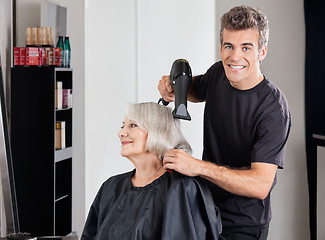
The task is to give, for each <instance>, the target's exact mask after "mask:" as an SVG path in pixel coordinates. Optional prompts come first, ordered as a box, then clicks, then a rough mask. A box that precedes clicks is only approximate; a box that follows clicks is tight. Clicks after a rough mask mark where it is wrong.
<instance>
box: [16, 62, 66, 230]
mask: <svg viewBox="0 0 325 240" xmlns="http://www.w3.org/2000/svg"><path fill="white" fill-rule="evenodd" d="M56 81H62V83H63V88H68V89H72V69H66V68H54V67H14V68H12V69H11V108H10V109H11V116H10V128H11V134H10V135H11V147H12V159H13V168H14V175H15V187H16V195H17V205H18V218H19V224H20V231H21V232H30V233H31V234H32V235H34V236H49V235H61V236H64V235H67V234H69V233H71V225H72V224H71V220H72V214H71V212H72V211H71V209H72V202H71V201H72V108H67V109H62V110H56V109H55V82H56ZM58 120H59V121H66V147H67V148H65V149H60V150H55V121H58Z"/></svg>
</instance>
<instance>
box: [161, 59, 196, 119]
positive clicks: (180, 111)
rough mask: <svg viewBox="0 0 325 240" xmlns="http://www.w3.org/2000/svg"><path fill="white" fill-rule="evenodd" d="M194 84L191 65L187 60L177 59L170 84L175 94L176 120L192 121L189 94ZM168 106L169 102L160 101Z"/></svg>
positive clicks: (174, 112)
mask: <svg viewBox="0 0 325 240" xmlns="http://www.w3.org/2000/svg"><path fill="white" fill-rule="evenodd" d="M191 83H192V71H191V67H190V64H189V63H188V61H187V60H185V59H177V60H175V61H174V63H173V65H172V68H171V70H170V84H171V85H172V87H173V90H174V93H175V109H174V111H173V117H174V118H180V119H184V120H191V116H190V114H189V113H188V111H187V92H188V89H189V87H190V86H191ZM160 101H162V103H163V104H164V105H165V106H166V105H168V102H166V101H165V100H164V99H162V98H161V99H160V100H159V102H160Z"/></svg>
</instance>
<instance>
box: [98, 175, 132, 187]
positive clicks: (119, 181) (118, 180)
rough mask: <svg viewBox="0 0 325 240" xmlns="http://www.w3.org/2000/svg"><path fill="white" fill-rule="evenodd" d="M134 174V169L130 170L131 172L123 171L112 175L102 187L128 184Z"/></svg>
mask: <svg viewBox="0 0 325 240" xmlns="http://www.w3.org/2000/svg"><path fill="white" fill-rule="evenodd" d="M132 174H133V171H130V172H126V173H121V174H117V175H114V176H111V177H110V178H108V179H107V180H106V181H105V182H104V183H103V184H102V187H101V188H103V189H106V188H109V189H112V187H115V186H119V187H120V186H121V185H127V184H128V183H129V182H130V179H131V176H132Z"/></svg>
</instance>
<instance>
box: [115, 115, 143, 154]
mask: <svg viewBox="0 0 325 240" xmlns="http://www.w3.org/2000/svg"><path fill="white" fill-rule="evenodd" d="M118 136H119V138H120V141H121V144H122V149H121V155H122V156H123V157H127V158H130V157H136V156H139V155H141V154H143V153H145V146H146V142H147V137H148V132H146V131H144V130H142V129H141V128H139V127H138V125H137V123H136V122H134V121H132V120H130V119H128V117H125V119H124V122H123V125H122V127H121V130H120V131H119V132H118Z"/></svg>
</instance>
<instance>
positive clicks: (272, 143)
mask: <svg viewBox="0 0 325 240" xmlns="http://www.w3.org/2000/svg"><path fill="white" fill-rule="evenodd" d="M268 32H269V28H268V21H267V18H266V16H265V15H264V14H263V13H262V12H260V11H259V10H258V9H256V8H252V7H248V6H239V7H234V8H232V9H231V10H230V11H229V12H227V13H226V14H224V15H223V17H222V18H221V30H220V54H221V59H222V62H217V63H215V64H214V65H213V66H212V67H211V68H210V69H208V71H207V72H206V73H205V74H204V75H200V76H196V77H194V78H193V81H192V85H191V87H190V90H189V94H188V99H189V101H192V102H202V101H205V102H206V103H205V111H204V151H203V157H202V158H203V160H204V161H201V160H199V159H195V158H193V157H192V156H190V155H189V154H187V153H185V152H184V151H183V150H180V149H173V150H170V151H168V152H167V153H166V155H165V157H164V161H163V162H164V167H165V168H166V169H172V170H175V171H178V172H180V173H183V174H185V175H188V176H200V177H203V178H205V179H207V180H209V181H208V184H209V186H210V188H211V191H212V194H213V196H214V200H215V203H216V205H217V206H218V207H219V209H220V211H221V216H222V222H223V234H222V235H223V236H224V237H225V238H226V239H241V240H242V239H245V240H246V239H267V235H268V227H269V222H270V219H271V210H270V192H271V190H272V188H273V187H274V185H275V183H276V171H277V169H278V168H283V165H284V155H285V145H286V142H287V138H288V135H289V130H290V125H291V120H290V112H289V107H288V104H287V101H286V98H285V96H284V94H283V93H282V92H281V90H280V89H279V88H277V87H276V86H275V85H274V84H273V83H272V82H270V81H269V80H268V79H267V78H266V77H265V76H263V74H262V73H261V70H260V64H261V62H262V60H263V59H264V58H265V56H266V54H267V42H268ZM158 89H159V92H160V94H161V96H162V97H163V98H164V99H165V100H166V101H169V102H171V101H174V93H173V90H172V87H171V85H170V78H169V76H164V77H162V79H161V80H160V81H159V85H158Z"/></svg>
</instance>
